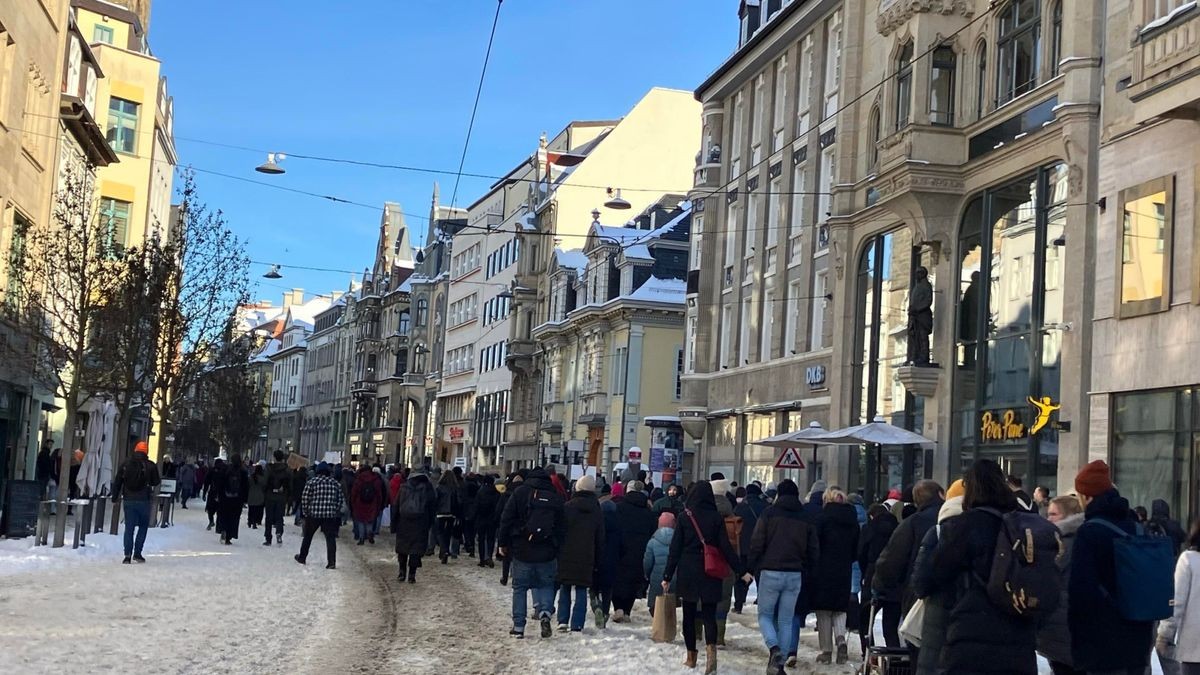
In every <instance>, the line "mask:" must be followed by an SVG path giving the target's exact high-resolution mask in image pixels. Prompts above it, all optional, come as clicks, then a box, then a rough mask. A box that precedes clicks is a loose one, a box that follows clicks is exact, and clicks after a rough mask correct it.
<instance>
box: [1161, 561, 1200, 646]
mask: <svg viewBox="0 0 1200 675" xmlns="http://www.w3.org/2000/svg"><path fill="white" fill-rule="evenodd" d="M1158 635H1159V637H1160V638H1162V639H1164V640H1166V641H1167V643H1168V644H1174V645H1175V659H1176V660H1177V661H1182V662H1183V663H1200V552H1197V551H1196V550H1195V549H1190V550H1187V551H1184V552H1183V553H1182V554H1180V556H1179V560H1178V561H1177V562H1176V563H1175V613H1174V615H1173V616H1172V617H1171V618H1170V619H1167V620H1166V621H1163V622H1162V623H1161V624H1159V627H1158Z"/></svg>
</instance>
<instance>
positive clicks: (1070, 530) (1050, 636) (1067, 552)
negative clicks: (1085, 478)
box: [1037, 513, 1084, 666]
mask: <svg viewBox="0 0 1200 675" xmlns="http://www.w3.org/2000/svg"><path fill="white" fill-rule="evenodd" d="M1083 518H1084V516H1083V514H1082V513H1076V514H1075V515H1072V516H1067V517H1066V518H1063V519H1062V520H1060V521H1058V522H1057V523H1055V524H1056V525H1057V526H1058V531H1059V532H1060V533H1062V543H1063V554H1062V557H1061V558H1059V569H1061V570H1062V597H1061V599H1060V600H1059V603H1058V609H1056V610H1054V613H1053V614H1051V615H1050V616H1048V617H1046V618H1045V620H1043V621H1042V624H1041V625H1040V626H1038V635H1037V650H1038V653H1039V654H1041V655H1042V656H1044V657H1046V658H1047V659H1048V660H1050V661H1057V662H1059V663H1063V664H1066V665H1068V666H1069V665H1071V663H1072V661H1071V630H1070V628H1068V627H1067V604H1068V602H1069V600H1068V594H1067V587H1068V585H1069V584H1070V579H1071V549H1072V547H1073V546H1074V545H1075V533H1076V532H1077V531H1079V526H1080V525H1083Z"/></svg>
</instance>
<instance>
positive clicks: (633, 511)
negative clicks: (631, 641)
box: [612, 481, 658, 623]
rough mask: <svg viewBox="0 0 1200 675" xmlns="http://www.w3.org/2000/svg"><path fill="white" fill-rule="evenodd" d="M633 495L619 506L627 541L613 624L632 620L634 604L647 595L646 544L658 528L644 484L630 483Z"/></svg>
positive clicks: (627, 495)
mask: <svg viewBox="0 0 1200 675" xmlns="http://www.w3.org/2000/svg"><path fill="white" fill-rule="evenodd" d="M630 485H631V486H632V487H630V489H629V492H626V493H625V498H624V499H622V500H621V503H619V504H617V516H618V517H619V519H620V521H621V536H622V537H624V538H625V544H624V546H623V550H622V555H621V563H620V564H619V565H618V566H617V578H616V582H615V583H614V584H613V592H612V595H613V621H615V622H617V623H621V622H623V621H626V620H628V618H629V615H630V613H631V612H632V611H633V603H634V602H636V601H637V599H638V597H639V596H643V595H644V594H645V592H646V577H645V576H644V575H645V572H644V570H643V568H642V556H643V555H645V553H646V544H648V543H650V537H653V536H654V532H655V531H656V530H657V529H658V516H656V515H655V514H654V512H653V511H651V510H650V500H649V499H648V498H647V497H646V493H645V492H642V486H641V483H638V482H637V481H633V482H632V483H630Z"/></svg>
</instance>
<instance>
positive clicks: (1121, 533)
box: [1084, 518, 1142, 537]
mask: <svg viewBox="0 0 1200 675" xmlns="http://www.w3.org/2000/svg"><path fill="white" fill-rule="evenodd" d="M1087 522H1088V523H1096V524H1097V525H1103V526H1104V527H1107V528H1108V529H1110V530H1112V531H1113V532H1116V533H1117V536H1120V537H1131V536H1133V535H1131V534H1129V533H1128V532H1126V531H1125V530H1122V529H1121V528H1119V527H1117V526H1116V525H1114V524H1112V523H1110V522H1108V520H1107V519H1105V518H1093V519H1092V520H1089V521H1087ZM1084 524H1085V525H1086V524H1087V523H1084ZM1136 527H1137V533H1138V536H1141V534H1142V526H1141V525H1137V526H1136Z"/></svg>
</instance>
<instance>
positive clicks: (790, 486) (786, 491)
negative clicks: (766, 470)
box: [778, 478, 800, 497]
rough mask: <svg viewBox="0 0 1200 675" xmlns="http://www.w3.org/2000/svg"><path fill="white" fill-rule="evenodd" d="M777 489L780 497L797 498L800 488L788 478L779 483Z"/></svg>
mask: <svg viewBox="0 0 1200 675" xmlns="http://www.w3.org/2000/svg"><path fill="white" fill-rule="evenodd" d="M778 489H779V496H780V497H799V496H800V486H798V485H796V483H795V481H793V480H792V479H790V478H788V479H786V480H783V481H780V483H779V488H778Z"/></svg>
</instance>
